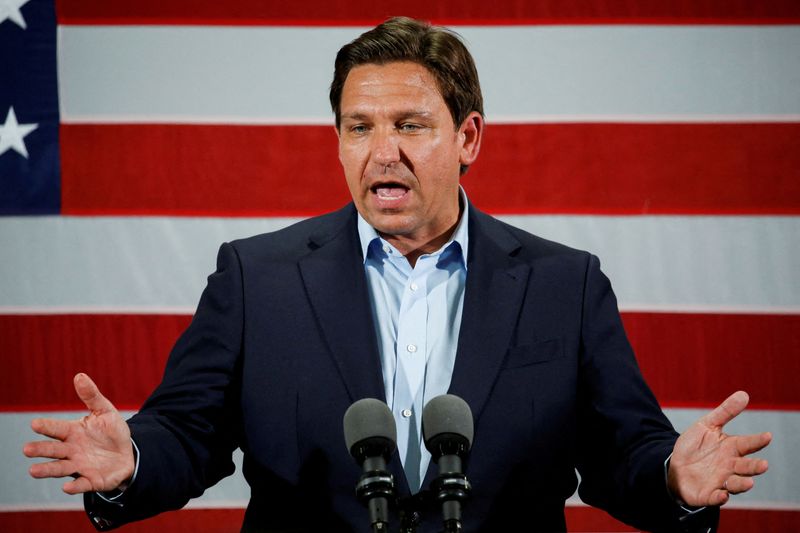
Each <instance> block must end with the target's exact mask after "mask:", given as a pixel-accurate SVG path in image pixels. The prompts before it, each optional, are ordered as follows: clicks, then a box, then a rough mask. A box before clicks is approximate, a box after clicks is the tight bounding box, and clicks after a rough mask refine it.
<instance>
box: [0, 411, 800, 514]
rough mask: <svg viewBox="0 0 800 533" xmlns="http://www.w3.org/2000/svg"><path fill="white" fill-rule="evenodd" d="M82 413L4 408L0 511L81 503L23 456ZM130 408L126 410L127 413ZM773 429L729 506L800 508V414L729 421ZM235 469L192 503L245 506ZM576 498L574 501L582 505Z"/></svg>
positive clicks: (741, 428)
mask: <svg viewBox="0 0 800 533" xmlns="http://www.w3.org/2000/svg"><path fill="white" fill-rule="evenodd" d="M665 411H666V413H667V416H668V417H669V418H670V419H671V420H672V422H673V423H674V424H675V426H676V429H678V430H679V431H680V430H682V429H685V428H686V427H687V426H688V425H689V424H690V423H691V422H692V421H694V420H695V419H696V418H698V417H699V416H701V415H702V414H704V413H705V411H701V410H695V409H666V410H665ZM83 414H84V413H79V412H74V413H3V414H0V479H3V480H4V482H3V483H2V484H1V485H0V511H28V510H51V511H55V510H66V509H80V508H82V500H81V498H79V497H74V496H68V495H66V494H64V493H63V492H61V485H62V484H63V480H35V479H33V478H31V477H30V476H29V475H28V473H27V469H28V467H29V466H30V464H31V463H33V462H34V461H33V460H31V459H27V458H26V457H24V456H23V455H22V446H23V444H24V443H25V442H27V441H30V440H35V435H34V433H33V432H32V431H31V430H30V428H29V425H30V420H31V419H32V418H34V417H37V416H48V417H50V416H52V417H57V418H78V417H80V416H83ZM130 414H131V413H124V416H126V417H127V416H129V415H130ZM765 430H769V431H771V432H772V433H773V441H772V444H770V446H769V447H768V448H767V449H766V450H763V451H762V452H760V453H759V457H763V458H765V459H767V460H768V461H769V462H770V469H769V472H767V473H766V474H765V475H763V476H761V477H759V478H758V479H757V481H756V488H755V489H754V490H753V491H751V492H749V493H746V494H740V495H737V496H736V497H734V498H733V499H732V500H731V502H730V504H728V505H729V506H730V507H736V508H746V509H784V510H793V511H800V463H798V462H797V461H796V460H795V456H796V452H797V450H798V449H800V413H798V412H794V411H745V413H743V414H742V415H740V416H739V417H738V418H737V419H735V420H734V421H733V422H731V423H730V424H729V425H728V426H726V431H727V432H728V433H731V434H744V433H757V432H761V431H765ZM234 462H235V463H236V465H237V468H236V474H234V475H233V476H232V477H229V478H227V479H225V480H223V481H222V482H221V483H219V484H218V485H216V486H215V487H212V488H211V489H210V490H208V491H206V493H205V494H204V495H203V496H202V497H201V498H199V499H197V500H194V501H193V502H191V503H190V507H192V508H230V507H244V506H245V505H246V502H247V499H248V496H249V489H248V487H247V486H246V483H245V481H244V478H243V477H242V475H241V453H240V452H237V453H236V454H235V456H234ZM578 502H579V500H578V499H577V498H572V499H571V500H570V502H569V504H570V505H575V504H578Z"/></svg>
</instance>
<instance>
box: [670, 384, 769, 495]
mask: <svg viewBox="0 0 800 533" xmlns="http://www.w3.org/2000/svg"><path fill="white" fill-rule="evenodd" d="M749 400H750V398H749V396H748V395H747V393H746V392H744V391H738V392H735V393H733V394H732V395H730V396H729V397H728V399H726V400H725V401H724V402H722V403H721V404H720V405H719V407H717V408H716V409H714V410H713V411H711V412H710V413H708V414H706V415H705V416H703V417H702V418H700V420H698V421H697V422H695V423H694V424H692V426H691V427H690V428H689V429H687V430H686V431H684V432H683V434H681V436H680V437H679V438H678V441H677V442H676V443H675V449H674V450H673V452H672V459H670V463H669V473H668V475H667V483H668V485H669V489H670V491H671V492H672V494H673V495H674V496H676V497H677V498H679V499H680V500H681V501H683V502H684V503H686V504H687V505H690V506H693V507H702V506H706V505H722V504H724V503H725V502H727V501H728V499H729V498H730V495H731V494H740V493H742V492H747V491H748V490H750V489H751V488H753V485H754V483H755V482H754V480H753V476H757V475H759V474H763V473H764V472H766V471H767V467H768V465H767V461H766V460H764V459H758V458H755V457H748V455H750V454H751V453H754V452H757V451H758V450H761V449H762V448H764V447H765V446H766V445H767V444H769V443H770V441H771V440H772V435H771V434H770V433H768V432H767V433H759V434H755V435H727V434H725V433H724V432H723V431H722V429H723V427H724V426H725V424H727V423H728V422H730V421H731V420H733V419H734V418H735V417H736V416H738V415H739V413H741V412H742V411H744V408H745V407H747V402H748V401H749Z"/></svg>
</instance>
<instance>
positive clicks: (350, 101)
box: [341, 62, 445, 118]
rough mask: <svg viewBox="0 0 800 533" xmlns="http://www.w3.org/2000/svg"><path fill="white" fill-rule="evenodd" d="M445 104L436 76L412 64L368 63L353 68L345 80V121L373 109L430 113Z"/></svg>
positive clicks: (343, 116)
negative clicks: (385, 108)
mask: <svg viewBox="0 0 800 533" xmlns="http://www.w3.org/2000/svg"><path fill="white" fill-rule="evenodd" d="M440 105H445V103H444V100H443V99H442V96H441V93H440V91H439V86H438V85H437V83H436V80H435V78H434V77H433V75H432V74H431V73H430V72H429V71H428V69H427V68H425V67H424V66H422V65H419V64H417V63H411V62H395V63H387V64H380V65H377V64H366V65H359V66H357V67H355V68H353V69H352V70H351V71H350V73H349V74H348V76H347V79H346V80H345V84H344V88H343V91H342V99H341V107H342V108H341V116H342V118H345V117H348V116H353V115H354V114H359V113H365V112H366V111H367V110H368V109H370V108H374V107H376V106H377V107H385V106H388V107H391V108H392V113H393V114H394V113H398V112H401V113H405V114H417V115H422V114H430V113H431V112H432V111H433V108H434V107H438V106H440Z"/></svg>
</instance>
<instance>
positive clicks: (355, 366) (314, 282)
mask: <svg viewBox="0 0 800 533" xmlns="http://www.w3.org/2000/svg"><path fill="white" fill-rule="evenodd" d="M337 215H338V216H335V218H334V219H333V221H332V223H331V224H330V225H329V226H328V228H327V229H328V230H329V231H322V232H319V233H318V234H315V235H312V236H311V237H310V238H309V247H310V248H311V250H312V251H311V253H309V254H308V255H307V256H305V257H304V258H302V259H301V260H300V262H299V267H300V273H301V276H302V278H303V283H304V285H305V288H306V292H307V294H308V299H309V301H310V303H311V307H312V308H313V310H314V313H315V315H316V318H317V321H318V323H319V327H320V329H321V330H322V333H323V335H324V338H325V340H326V342H327V344H328V347H329V349H330V353H331V355H332V357H333V359H334V361H335V363H336V366H337V368H338V369H339V373H340V375H341V377H342V380H343V381H344V383H345V386H346V387H347V391H348V393H349V394H350V400H351V401H356V400H359V399H361V398H377V399H380V400H381V401H386V394H385V392H384V390H383V377H382V373H381V366H380V358H379V356H378V344H377V340H376V338H375V328H374V326H373V321H372V312H371V311H370V304H369V295H368V293H367V284H366V277H365V275H364V265H363V259H362V258H361V248H360V246H359V243H358V230H357V229H356V217H355V209H354V208H353V207H352V205H350V206H348V207H347V208H345V209H343V210H342V211H340V212H339V213H337ZM337 222H338V223H337Z"/></svg>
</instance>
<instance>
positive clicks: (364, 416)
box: [343, 398, 397, 533]
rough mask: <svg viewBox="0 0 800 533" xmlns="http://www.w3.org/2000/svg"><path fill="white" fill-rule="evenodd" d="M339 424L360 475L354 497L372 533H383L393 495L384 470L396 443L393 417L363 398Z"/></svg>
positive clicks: (391, 479)
mask: <svg viewBox="0 0 800 533" xmlns="http://www.w3.org/2000/svg"><path fill="white" fill-rule="evenodd" d="M343 424H344V440H345V443H346V444H347V449H348V450H349V451H350V454H351V455H352V456H353V457H354V458H355V460H356V461H357V462H358V464H359V465H361V467H362V469H363V472H364V473H363V474H362V475H361V478H360V479H359V480H358V483H357V484H356V496H357V497H358V499H359V501H361V502H362V503H363V504H365V505H366V506H367V509H368V510H369V519H370V524H371V525H372V531H373V532H375V533H378V532H381V533H383V532H386V531H388V528H389V502H390V501H393V500H394V495H395V493H394V477H393V476H392V475H391V474H390V473H389V471H388V470H386V461H388V460H389V456H390V455H391V454H392V452H394V449H395V447H396V441H397V428H396V426H395V423H394V417H393V416H392V412H391V411H390V410H389V407H388V406H387V405H386V404H385V403H383V402H382V401H380V400H376V399H374V398H364V399H362V400H358V401H357V402H355V403H354V404H353V405H351V406H350V407H349V408H348V409H347V411H346V412H345V414H344V421H343Z"/></svg>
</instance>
